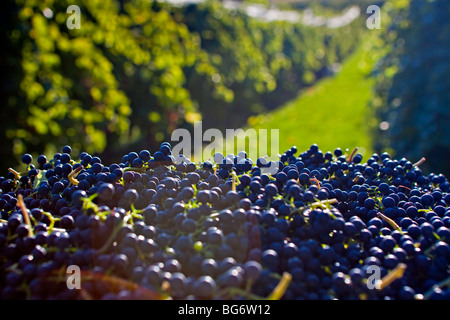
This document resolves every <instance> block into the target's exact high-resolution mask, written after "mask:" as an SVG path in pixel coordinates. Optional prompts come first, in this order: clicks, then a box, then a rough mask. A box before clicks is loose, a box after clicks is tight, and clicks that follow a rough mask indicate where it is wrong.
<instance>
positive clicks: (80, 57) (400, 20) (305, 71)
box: [0, 0, 450, 176]
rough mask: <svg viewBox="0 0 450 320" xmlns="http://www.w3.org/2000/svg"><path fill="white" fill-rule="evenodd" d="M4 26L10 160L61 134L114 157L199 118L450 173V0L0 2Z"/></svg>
mask: <svg viewBox="0 0 450 320" xmlns="http://www.w3.org/2000/svg"><path fill="white" fill-rule="evenodd" d="M70 5H76V6H78V7H79V8H80V14H79V17H77V16H76V13H74V12H69V13H67V12H66V11H67V8H68V7H69V6H70ZM370 5H377V6H379V8H380V17H379V18H380V21H379V22H380V28H379V29H371V28H368V26H367V21H368V19H373V18H374V16H373V12H369V13H368V12H367V8H368V7H369V6H370ZM76 18H79V22H80V28H79V29H77V28H73V29H71V28H69V27H68V23H67V22H68V20H70V22H74V21H75V20H73V19H76ZM370 21H373V20H370ZM0 27H1V31H2V32H1V37H2V39H1V43H2V50H1V52H0V55H1V57H0V63H1V64H2V65H1V75H0V77H1V78H2V79H1V92H0V104H1V116H0V131H1V136H0V137H1V139H0V144H1V145H0V153H1V155H0V166H1V168H3V172H5V173H6V169H7V168H8V167H14V166H19V165H20V157H21V156H22V154H23V153H25V152H28V153H31V154H33V155H35V156H36V157H37V156H38V155H39V154H46V155H53V154H54V153H55V152H61V149H62V147H63V146H64V145H66V144H69V145H71V146H72V148H73V150H74V151H73V153H74V154H77V153H81V152H83V151H85V152H88V153H90V154H93V155H94V154H95V155H99V156H100V157H101V158H102V159H104V161H109V162H110V163H113V162H117V163H119V162H120V161H121V158H122V155H124V154H126V153H128V152H130V151H139V150H142V149H149V150H150V151H152V152H154V151H156V149H157V148H158V147H159V144H160V143H161V142H162V141H168V140H170V135H171V133H172V131H173V130H174V129H176V128H186V129H188V130H190V131H192V130H193V124H194V122H195V121H202V124H203V130H207V129H208V128H218V129H220V130H223V131H224V132H225V129H237V128H243V129H247V128H254V129H257V130H258V129H269V130H270V129H278V130H279V139H280V140H279V144H280V152H283V151H284V150H287V149H288V148H290V147H291V146H293V145H296V146H297V148H298V149H299V151H304V150H306V149H307V148H308V147H309V146H310V145H311V144H313V143H317V144H318V145H319V147H320V148H321V149H322V150H323V151H332V150H334V149H335V148H336V147H341V148H342V149H349V150H352V149H353V148H354V147H359V148H360V149H359V150H360V152H361V153H363V155H365V158H366V159H368V158H369V157H370V155H371V154H372V153H374V152H378V153H381V152H384V151H388V152H390V153H392V155H393V156H395V157H396V158H403V157H406V158H408V160H410V161H412V162H416V161H418V160H420V159H421V158H422V157H426V159H427V161H426V162H425V163H424V164H423V165H422V166H421V168H422V169H423V170H424V171H427V172H435V173H444V174H446V175H447V176H449V175H450V166H449V162H450V161H449V157H450V126H449V123H450V1H448V0H396V1H387V0H386V1H381V0H379V1H376V0H367V1H366V0H358V1H357V0H270V1H269V0H241V1H219V0H186V1H185V0H167V1H163V0H159V1H150V0H149V1H143V0H136V1H125V0H123V1H120V0H109V1H108V0H79V1H75V0H70V1H66V0H41V1H37V0H6V1H3V2H2V10H1V11H0Z"/></svg>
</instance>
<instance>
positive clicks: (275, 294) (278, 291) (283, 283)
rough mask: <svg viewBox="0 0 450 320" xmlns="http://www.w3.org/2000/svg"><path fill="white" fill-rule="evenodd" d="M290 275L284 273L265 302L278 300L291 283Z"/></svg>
mask: <svg viewBox="0 0 450 320" xmlns="http://www.w3.org/2000/svg"><path fill="white" fill-rule="evenodd" d="M291 280H292V275H291V274H290V273H288V272H284V273H283V276H282V277H281V280H280V282H279V283H278V284H277V286H276V287H275V289H273V291H272V293H271V294H270V295H269V296H268V297H267V300H280V299H281V298H282V297H283V295H284V293H285V292H286V290H287V288H288V287H289V284H290V283H291Z"/></svg>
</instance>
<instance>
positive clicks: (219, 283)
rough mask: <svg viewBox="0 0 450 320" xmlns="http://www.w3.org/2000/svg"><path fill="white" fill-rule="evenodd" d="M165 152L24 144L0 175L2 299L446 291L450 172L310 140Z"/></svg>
mask: <svg viewBox="0 0 450 320" xmlns="http://www.w3.org/2000/svg"><path fill="white" fill-rule="evenodd" d="M171 149H172V148H171V145H170V143H167V142H164V143H162V144H161V146H160V148H159V150H157V151H156V152H155V153H154V154H152V153H151V152H150V151H148V150H142V151H140V152H139V153H137V152H130V153H129V154H126V155H124V156H123V158H122V162H121V163H119V164H110V165H106V164H104V163H103V162H102V160H101V159H100V158H99V157H96V156H92V155H90V154H88V153H86V152H83V153H81V154H80V156H79V158H78V159H77V160H75V159H72V156H71V153H72V149H71V147H70V146H65V147H64V148H63V149H62V153H57V154H55V155H54V156H53V157H52V158H51V159H47V157H46V156H45V155H41V156H39V157H38V158H37V163H36V164H33V157H32V156H31V155H29V154H25V155H24V156H23V158H22V161H23V163H24V164H25V166H26V170H25V171H24V172H17V171H15V170H14V169H11V168H10V169H9V172H8V173H7V175H6V176H4V177H1V178H0V187H1V196H0V209H1V220H0V298H1V299H107V300H112V299H167V298H170V299H264V298H271V299H289V300H290V299H309V300H318V299H320V300H329V299H400V300H408V299H450V289H449V285H450V280H449V273H450V268H449V262H450V247H449V243H450V207H449V205H450V193H449V192H450V191H449V189H450V184H449V182H448V180H447V179H446V177H445V176H443V175H441V174H434V173H431V174H428V175H425V174H424V173H423V172H422V171H421V170H420V168H419V165H420V163H415V164H414V163H412V162H410V161H408V160H407V159H404V158H403V159H400V160H395V159H392V158H391V157H390V155H389V154H388V153H383V154H381V155H378V154H373V155H372V156H371V157H370V158H369V159H368V160H367V162H366V163H363V162H362V156H361V154H358V153H357V149H355V150H354V151H353V152H352V153H350V154H344V152H343V151H342V150H341V149H339V148H337V149H335V150H334V151H333V152H326V153H323V152H322V151H321V150H320V149H319V147H318V146H317V145H312V146H311V147H310V148H309V149H308V150H306V151H304V152H302V153H299V152H298V151H297V148H296V147H292V148H291V149H289V150H287V151H286V152H285V153H283V154H282V155H281V156H280V157H279V160H278V161H267V160H266V159H265V158H260V159H256V161H255V162H253V161H252V160H251V159H249V158H248V157H247V154H246V153H245V152H240V153H239V154H238V155H228V156H226V157H224V156H223V155H222V154H216V155H215V156H214V159H215V160H217V162H216V161H205V162H203V163H198V164H196V163H193V162H191V161H190V160H189V159H188V158H187V157H184V156H182V155H180V156H178V157H175V156H174V155H173V154H172V150H171ZM274 164H275V165H276V166H275V167H276V170H273V168H274ZM267 168H270V170H266V169H267ZM71 266H72V267H73V266H76V267H77V268H79V271H80V273H79V275H80V281H79V283H80V287H78V288H75V289H74V288H73V287H71V286H70V285H69V284H68V282H69V280H70V279H72V278H70V277H69V276H70V275H71V273H68V270H69V269H68V267H71Z"/></svg>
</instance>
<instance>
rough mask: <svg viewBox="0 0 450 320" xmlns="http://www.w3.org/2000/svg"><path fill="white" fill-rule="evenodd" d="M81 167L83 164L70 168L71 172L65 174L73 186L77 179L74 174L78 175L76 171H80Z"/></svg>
mask: <svg viewBox="0 0 450 320" xmlns="http://www.w3.org/2000/svg"><path fill="white" fill-rule="evenodd" d="M81 169H83V166H79V167H77V168H76V169H75V170H72V172H71V173H69V174H68V176H67V178H68V179H69V181H70V182H71V183H72V184H73V185H75V186H77V185H78V180H77V179H75V178H76V176H77V175H78V173H79V172H80V171H81Z"/></svg>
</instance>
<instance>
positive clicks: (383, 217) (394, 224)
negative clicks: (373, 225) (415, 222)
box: [377, 212, 404, 234]
mask: <svg viewBox="0 0 450 320" xmlns="http://www.w3.org/2000/svg"><path fill="white" fill-rule="evenodd" d="M377 215H378V217H380V218H381V219H383V220H384V221H386V222H387V223H388V224H389V225H390V226H391V227H392V228H394V229H395V230H397V231H400V232H401V233H402V234H404V232H403V230H402V228H400V227H399V225H398V224H397V223H395V221H394V220H392V219H391V218H388V217H386V216H385V215H384V214H382V213H381V212H378V213H377Z"/></svg>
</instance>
